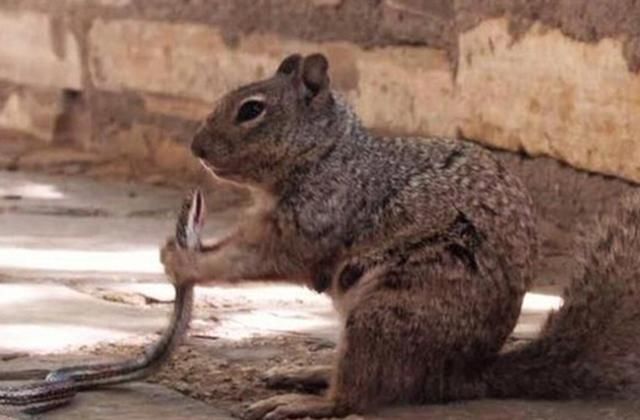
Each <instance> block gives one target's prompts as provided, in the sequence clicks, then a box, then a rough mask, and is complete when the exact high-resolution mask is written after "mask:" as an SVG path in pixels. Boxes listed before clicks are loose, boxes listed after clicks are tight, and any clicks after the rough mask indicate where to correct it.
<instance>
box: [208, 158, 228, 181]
mask: <svg viewBox="0 0 640 420" xmlns="http://www.w3.org/2000/svg"><path fill="white" fill-rule="evenodd" d="M200 164H201V165H202V166H203V167H204V168H205V169H206V170H207V171H208V172H209V173H210V174H212V175H213V176H217V177H221V178H222V177H225V176H226V175H230V174H231V171H228V170H225V169H223V168H220V167H216V166H213V165H212V164H211V163H209V162H207V161H206V160H204V159H200Z"/></svg>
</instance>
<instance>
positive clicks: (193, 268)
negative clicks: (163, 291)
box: [160, 239, 202, 285]
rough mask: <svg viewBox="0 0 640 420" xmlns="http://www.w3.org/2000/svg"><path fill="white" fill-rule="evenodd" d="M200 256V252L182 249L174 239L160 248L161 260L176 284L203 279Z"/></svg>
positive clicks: (166, 271)
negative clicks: (199, 262)
mask: <svg viewBox="0 0 640 420" xmlns="http://www.w3.org/2000/svg"><path fill="white" fill-rule="evenodd" d="M199 258H200V253H199V252H197V251H192V250H187V249H182V248H180V247H178V246H177V245H176V242H175V240H173V239H169V240H168V241H167V243H166V244H165V245H164V246H163V247H162V249H161V250H160V261H161V262H162V264H163V265H164V272H165V273H166V274H167V275H168V276H169V278H170V279H171V282H172V283H173V284H175V285H181V284H185V283H195V282H196V281H198V280H201V279H202V275H201V273H200V270H199V264H198V261H199Z"/></svg>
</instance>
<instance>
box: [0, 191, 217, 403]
mask: <svg viewBox="0 0 640 420" xmlns="http://www.w3.org/2000/svg"><path fill="white" fill-rule="evenodd" d="M205 213H206V210H205V201H204V196H203V193H202V191H201V190H200V189H199V188H195V189H193V190H192V191H191V192H190V193H189V194H187V196H186V197H185V199H184V201H183V204H182V207H181V208H180V211H179V214H178V219H177V222H176V230H175V243H176V245H177V247H179V248H182V249H188V250H194V251H198V250H200V249H201V248H202V242H201V235H202V229H203V226H204V219H205ZM174 288H175V300H174V304H173V312H172V314H171V319H170V323H169V326H168V328H167V329H166V330H164V332H163V333H162V335H161V336H160V338H159V339H158V340H157V341H156V342H155V343H153V344H152V345H150V346H149V347H148V348H146V349H144V351H143V352H142V354H141V355H139V356H137V357H134V358H131V359H127V360H124V361H119V362H112V363H96V364H86V365H77V366H69V367H63V368H59V369H56V370H52V371H48V372H47V374H46V377H45V378H44V379H41V380H39V381H35V382H30V383H27V384H23V385H17V386H7V387H0V412H6V413H15V412H18V413H24V414H38V413H43V412H46V411H49V410H51V409H54V408H56V407H60V406H63V405H66V404H68V403H70V402H71V401H72V399H73V397H74V396H75V395H76V394H77V393H78V392H80V391H83V390H89V389H96V388H99V387H103V386H107V385H115V384H121V383H125V382H130V381H134V380H139V379H144V378H146V377H148V376H149V375H150V374H152V373H154V372H155V371H157V370H158V369H159V367H160V366H162V364H163V362H164V361H165V360H167V359H168V357H169V356H170V355H171V354H172V353H173V351H174V350H175V349H176V348H177V347H178V346H179V345H180V343H181V342H182V340H183V339H184V336H185V335H186V331H187V329H188V327H189V323H190V321H191V313H192V310H193V299H194V290H193V285H192V284H190V283H189V284H179V283H178V282H175V283H174ZM24 372H26V371H24ZM12 373H13V374H15V375H16V376H17V377H19V376H20V373H21V372H12ZM23 376H24V375H23Z"/></svg>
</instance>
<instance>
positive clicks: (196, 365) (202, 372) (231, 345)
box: [85, 334, 335, 417]
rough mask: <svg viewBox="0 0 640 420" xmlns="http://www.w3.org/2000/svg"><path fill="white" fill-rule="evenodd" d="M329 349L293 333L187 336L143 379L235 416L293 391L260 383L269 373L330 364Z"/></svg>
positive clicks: (118, 351)
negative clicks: (235, 338) (234, 338)
mask: <svg viewBox="0 0 640 420" xmlns="http://www.w3.org/2000/svg"><path fill="white" fill-rule="evenodd" d="M334 347H335V345H334V344H333V343H331V342H329V341H325V340H321V339H318V338H314V337H310V336H305V335H295V334H291V335H279V336H273V337H255V338H246V339H242V340H238V341H230V340H216V338H211V337H203V336H199V337H193V336H192V337H190V338H189V339H188V340H187V343H185V344H184V345H182V346H181V347H180V348H179V349H178V350H177V351H176V352H175V354H173V355H172V357H171V359H170V360H169V361H168V362H167V363H166V364H165V365H164V366H163V367H162V369H161V370H160V371H159V372H158V373H156V374H154V375H153V376H152V377H151V378H149V379H148V381H149V382H152V383H159V384H162V385H164V386H166V387H168V388H171V389H174V390H176V391H178V392H180V393H182V394H184V395H187V396H189V397H192V398H195V399H197V400H200V401H204V402H207V403H209V404H212V405H215V406H216V407H219V408H221V409H224V410H227V411H228V412H229V413H231V414H232V415H234V416H237V417H240V416H241V415H242V412H243V411H244V409H245V408H246V407H247V406H248V405H249V404H251V403H253V402H256V401H259V400H261V399H265V398H269V397H271V396H274V395H277V394H282V393H287V392H295V391H292V390H289V391H287V390H274V389H269V388H268V387H267V385H266V383H265V381H264V377H265V376H264V375H265V373H266V372H267V371H269V369H272V368H274V367H282V366H287V367H294V366H320V365H327V364H330V363H331V362H332V357H333V354H334ZM139 350H140V348H139V347H134V346H123V345H119V344H109V345H102V346H99V347H98V348H94V349H85V351H87V352H89V353H91V354H93V355H98V356H105V357H109V358H111V357H114V356H115V357H117V356H122V357H125V356H130V355H133V354H136V353H137V352H138V351H139Z"/></svg>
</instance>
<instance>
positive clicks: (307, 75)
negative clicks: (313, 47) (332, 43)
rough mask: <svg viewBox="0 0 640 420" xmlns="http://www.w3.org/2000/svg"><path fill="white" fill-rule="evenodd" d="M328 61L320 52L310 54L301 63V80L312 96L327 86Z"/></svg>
mask: <svg viewBox="0 0 640 420" xmlns="http://www.w3.org/2000/svg"><path fill="white" fill-rule="evenodd" d="M328 72H329V61H327V58H326V57H325V56H324V55H322V54H311V55H308V56H306V57H305V58H304V62H303V64H302V81H303V82H304V85H305V86H306V88H307V89H309V91H310V92H311V94H312V96H316V95H317V94H318V93H320V92H322V91H324V90H327V89H328V88H329V74H328Z"/></svg>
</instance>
